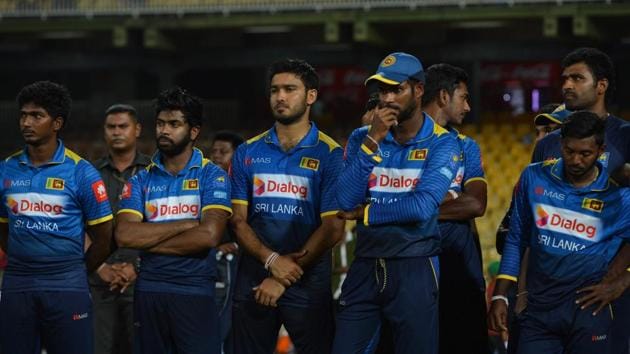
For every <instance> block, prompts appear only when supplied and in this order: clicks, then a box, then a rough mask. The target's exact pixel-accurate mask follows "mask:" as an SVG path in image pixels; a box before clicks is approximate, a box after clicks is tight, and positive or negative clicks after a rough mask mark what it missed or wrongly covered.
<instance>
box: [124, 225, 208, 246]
mask: <svg viewBox="0 0 630 354" xmlns="http://www.w3.org/2000/svg"><path fill="white" fill-rule="evenodd" d="M198 225H199V222H198V221H197V220H181V221H173V222H167V223H148V222H129V221H120V222H118V225H117V226H116V240H117V241H118V244H119V245H120V246H121V247H127V248H136V249H149V248H151V247H153V246H155V245H157V244H159V243H161V242H164V241H166V240H168V239H170V238H172V237H174V236H175V235H178V234H180V233H182V232H184V231H186V230H189V229H191V228H193V227H195V226H198Z"/></svg>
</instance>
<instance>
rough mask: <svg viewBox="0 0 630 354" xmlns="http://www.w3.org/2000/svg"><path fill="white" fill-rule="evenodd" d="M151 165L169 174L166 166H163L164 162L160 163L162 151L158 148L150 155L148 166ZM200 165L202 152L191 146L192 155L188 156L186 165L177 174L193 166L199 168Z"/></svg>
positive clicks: (201, 163) (183, 172)
mask: <svg viewBox="0 0 630 354" xmlns="http://www.w3.org/2000/svg"><path fill="white" fill-rule="evenodd" d="M153 166H155V167H157V168H159V169H160V170H162V171H164V172H165V173H168V174H170V172H168V171H167V170H166V168H165V167H164V164H163V163H162V153H160V150H157V151H156V152H155V153H154V154H153V157H151V165H150V167H153ZM202 166H203V153H202V152H201V150H199V149H197V148H193V152H192V155H191V156H190V160H188V163H187V164H186V167H184V169H183V170H181V171H180V172H179V174H185V173H186V172H188V170H191V169H193V168H201V167H202Z"/></svg>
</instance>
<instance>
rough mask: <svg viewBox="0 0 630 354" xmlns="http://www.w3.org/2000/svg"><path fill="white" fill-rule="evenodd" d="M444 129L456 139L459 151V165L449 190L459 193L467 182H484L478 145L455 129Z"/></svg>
mask: <svg viewBox="0 0 630 354" xmlns="http://www.w3.org/2000/svg"><path fill="white" fill-rule="evenodd" d="M446 129H447V130H448V132H449V133H450V134H451V135H453V136H454V137H455V138H457V142H458V143H459V147H460V149H461V154H460V165H459V168H458V169H457V174H456V175H455V178H454V179H453V181H452V182H451V186H450V187H449V189H452V190H454V191H456V192H458V193H459V192H461V191H462V189H463V188H465V186H466V184H467V183H469V182H472V181H483V182H486V178H485V174H484V171H483V165H482V162H481V149H479V144H477V142H476V141H475V140H474V139H472V138H470V137H468V136H466V135H463V134H460V133H459V132H458V131H457V130H456V129H454V128H452V127H450V126H449V127H446Z"/></svg>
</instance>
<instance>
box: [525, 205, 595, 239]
mask: <svg viewBox="0 0 630 354" xmlns="http://www.w3.org/2000/svg"><path fill="white" fill-rule="evenodd" d="M535 209H536V215H535V218H536V226H538V228H539V229H544V230H549V231H553V232H558V233H562V234H565V235H571V236H575V237H577V238H580V239H582V240H587V241H594V242H597V241H599V240H600V237H601V230H602V226H603V225H602V221H601V219H600V218H596V217H593V216H590V215H586V214H582V213H577V212H575V211H573V210H568V209H563V208H556V207H553V206H551V205H547V204H536V206H535Z"/></svg>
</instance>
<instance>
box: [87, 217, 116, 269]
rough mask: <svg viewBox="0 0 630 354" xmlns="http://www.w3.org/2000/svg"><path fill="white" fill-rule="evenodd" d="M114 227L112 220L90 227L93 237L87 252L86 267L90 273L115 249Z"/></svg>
mask: <svg viewBox="0 0 630 354" xmlns="http://www.w3.org/2000/svg"><path fill="white" fill-rule="evenodd" d="M112 229H113V226H112V222H106V223H104V224H100V225H96V226H92V227H89V228H88V234H89V235H90V239H91V244H90V247H88V249H87V251H86V252H85V267H86V268H87V271H88V273H92V272H93V271H95V270H96V269H97V268H98V267H99V266H100V265H101V264H102V263H103V262H105V260H106V259H107V257H109V255H110V254H111V253H112V252H113V250H114V249H115V247H116V245H115V244H114V239H113V237H112V231H113V230H112Z"/></svg>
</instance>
